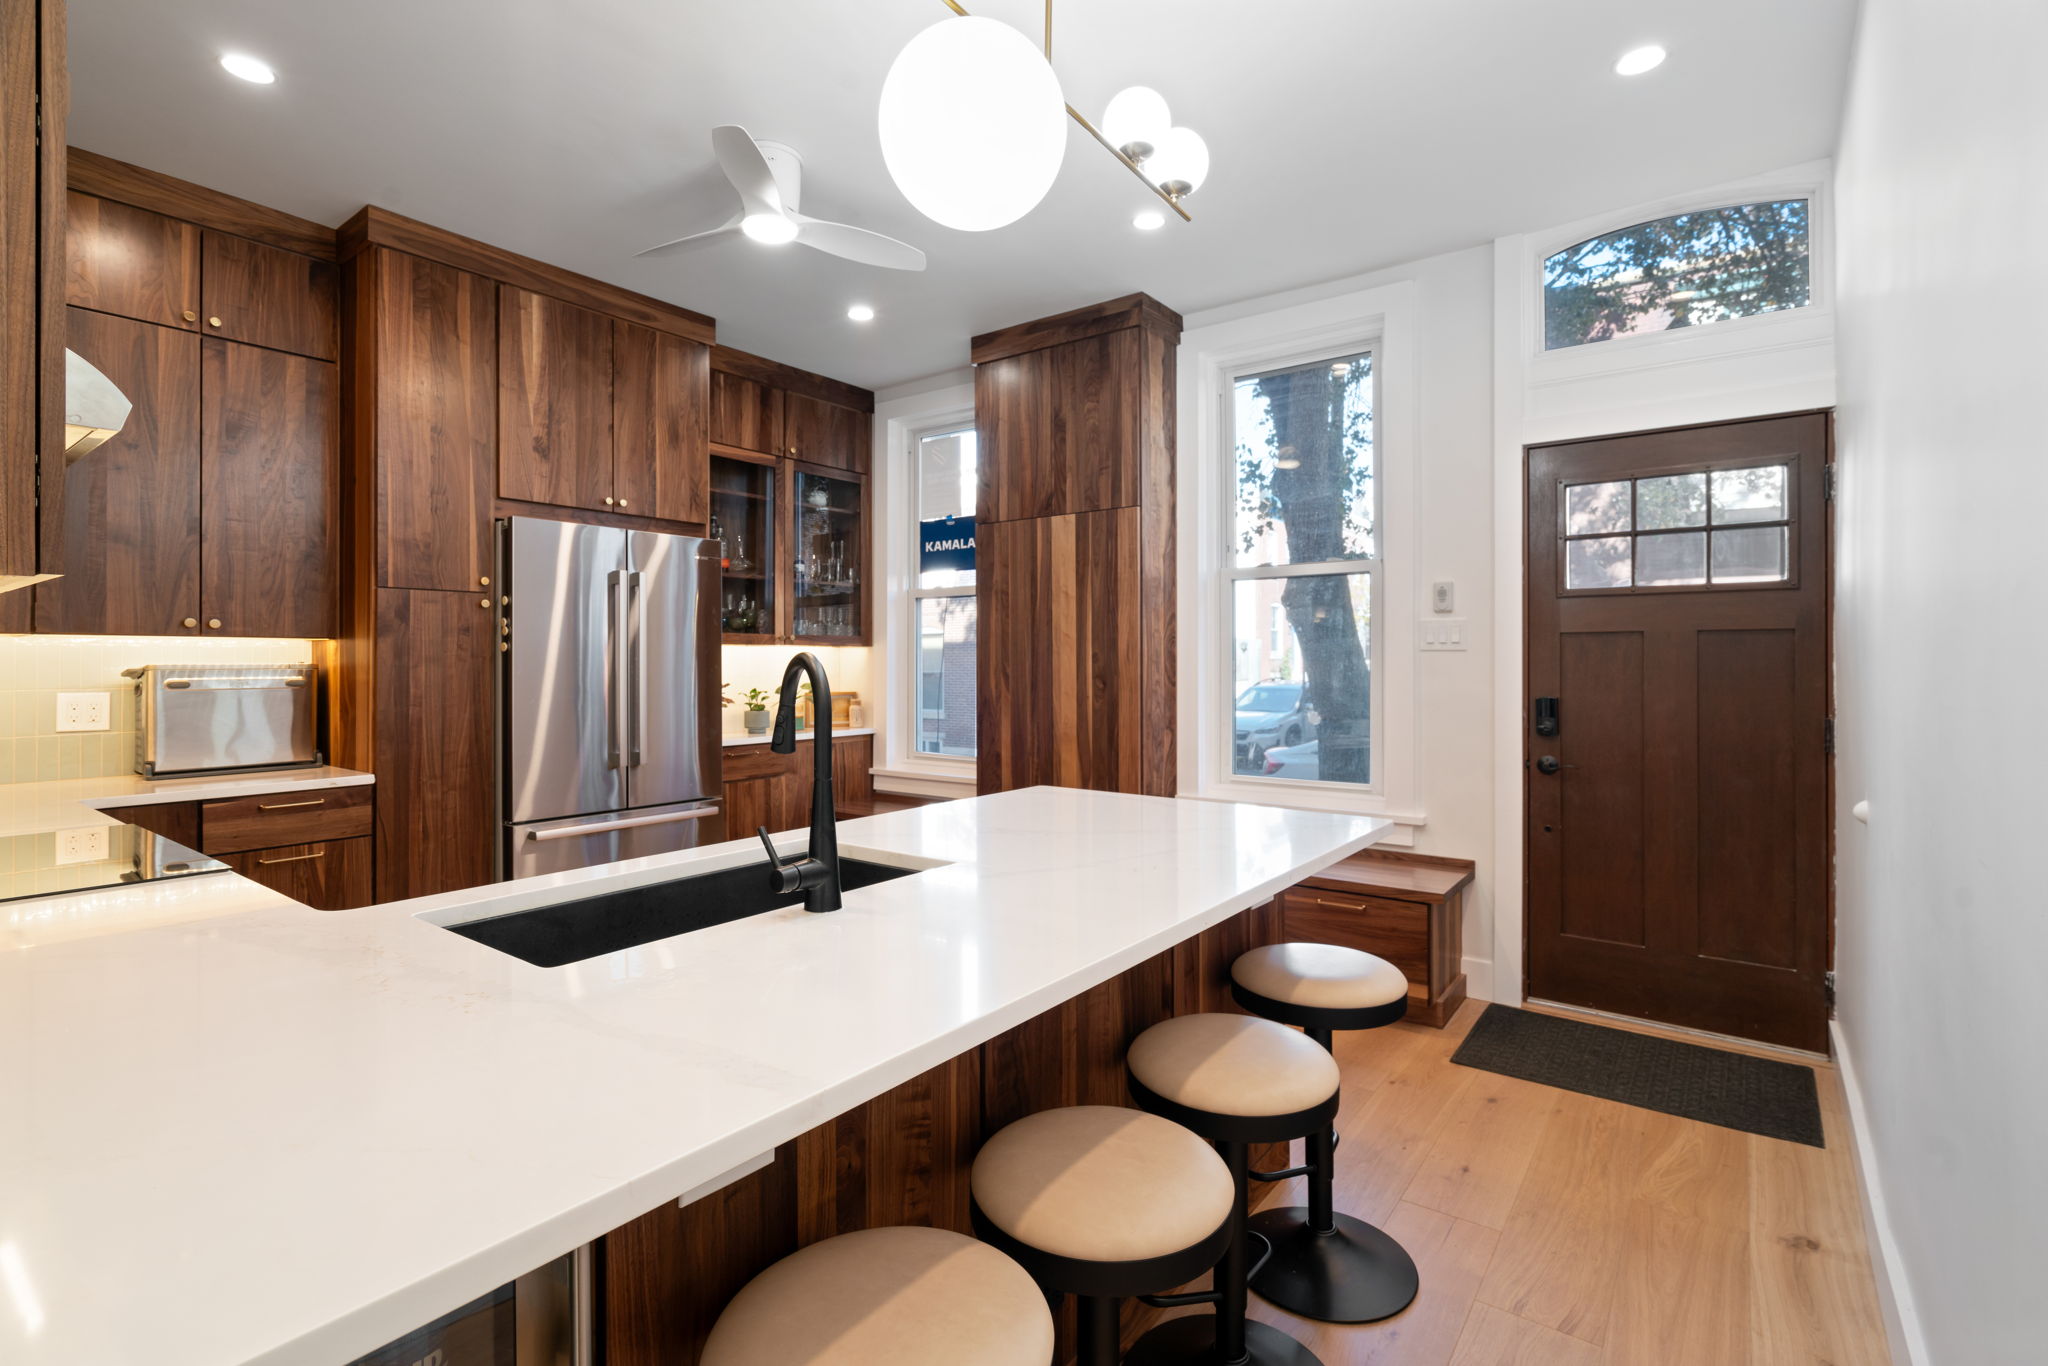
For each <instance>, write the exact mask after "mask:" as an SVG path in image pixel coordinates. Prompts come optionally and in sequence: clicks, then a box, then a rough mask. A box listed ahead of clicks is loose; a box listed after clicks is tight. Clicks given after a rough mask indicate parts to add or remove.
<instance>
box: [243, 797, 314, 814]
mask: <svg viewBox="0 0 2048 1366" xmlns="http://www.w3.org/2000/svg"><path fill="white" fill-rule="evenodd" d="M325 805H327V799H326V798H325V797H313V798H311V799H309V800H307V801H303V802H258V803H256V809H257V810H258V811H288V810H290V809H291V808H292V807H295V806H325Z"/></svg>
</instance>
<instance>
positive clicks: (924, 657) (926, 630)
mask: <svg viewBox="0 0 2048 1366" xmlns="http://www.w3.org/2000/svg"><path fill="white" fill-rule="evenodd" d="M975 620H976V607H975V600H974V599H973V598H971V597H964V598H919V599H918V600H917V702H916V705H917V752H918V753H919V754H951V755H957V756H960V757H963V758H973V757H974V752H975V732H974V709H975V690H974V649H975Z"/></svg>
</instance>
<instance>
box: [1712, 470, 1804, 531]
mask: <svg viewBox="0 0 2048 1366" xmlns="http://www.w3.org/2000/svg"><path fill="white" fill-rule="evenodd" d="M1786 473H1787V471H1786V467H1785V466H1783V465H1759V466H1757V467H1756V468H1755V469H1747V470H1715V471H1714V525H1716V526H1726V525H1727V524H1728V523H1730V522H1782V521H1784V520H1785V482H1786V480H1785V476H1786Z"/></svg>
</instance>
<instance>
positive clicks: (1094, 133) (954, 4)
mask: <svg viewBox="0 0 2048 1366" xmlns="http://www.w3.org/2000/svg"><path fill="white" fill-rule="evenodd" d="M939 3H940V4H942V5H944V6H945V7H946V8H947V9H949V10H951V11H953V13H955V14H957V15H959V16H960V17H961V18H963V19H966V18H971V17H972V16H971V15H969V14H968V12H967V10H966V9H965V8H964V7H962V5H961V4H960V0H939ZM1045 60H1046V61H1048V62H1050V61H1051V60H1052V0H1045ZM1067 117H1069V118H1071V119H1072V120H1073V121H1074V122H1076V123H1078V124H1080V125H1081V126H1082V127H1083V128H1085V129H1087V130H1088V136H1089V137H1091V138H1094V139H1095V140H1096V141H1097V142H1099V143H1101V144H1102V147H1103V150H1104V151H1106V152H1108V153H1109V154H1110V155H1111V156H1113V157H1115V158H1116V159H1117V160H1118V161H1120V162H1122V163H1123V165H1124V169H1125V170H1127V171H1129V172H1130V173H1131V174H1132V175H1134V176H1136V177H1137V178H1138V179H1139V181H1140V182H1142V183H1143V184H1144V186H1145V188H1146V189H1148V190H1150V191H1151V192H1152V193H1153V194H1156V195H1158V196H1159V202H1160V203H1162V204H1164V205H1166V207H1167V208H1169V209H1172V210H1173V211H1174V212H1175V213H1177V214H1179V215H1180V218H1181V221H1182V222H1183V223H1192V222H1194V221H1195V220H1194V216H1193V215H1192V214H1190V213H1189V212H1188V211H1187V210H1186V209H1185V208H1182V207H1181V202H1180V200H1178V199H1176V198H1174V197H1173V196H1172V195H1170V194H1168V193H1167V192H1166V191H1164V190H1162V189H1160V188H1159V187H1158V186H1157V185H1155V184H1153V183H1152V178H1151V177H1150V176H1148V175H1146V174H1145V168H1144V167H1142V166H1140V165H1138V163H1137V162H1135V161H1132V160H1131V159H1130V158H1129V157H1127V156H1125V155H1124V153H1123V149H1122V148H1120V147H1115V146H1112V145H1111V144H1110V141H1109V139H1108V138H1106V137H1104V136H1102V132H1101V130H1100V129H1098V128H1096V126H1095V125H1094V124H1092V123H1090V122H1089V121H1088V116H1087V115H1086V114H1083V113H1082V112H1081V111H1080V110H1078V109H1076V108H1074V106H1073V105H1071V104H1070V105H1068V106H1067Z"/></svg>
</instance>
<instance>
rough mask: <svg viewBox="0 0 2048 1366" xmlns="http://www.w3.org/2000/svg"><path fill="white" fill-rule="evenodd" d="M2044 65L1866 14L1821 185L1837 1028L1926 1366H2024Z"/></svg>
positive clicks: (1997, 45)
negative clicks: (1831, 258) (1831, 209)
mask: <svg viewBox="0 0 2048 1366" xmlns="http://www.w3.org/2000/svg"><path fill="white" fill-rule="evenodd" d="M2044 49H2048V8H2044V7H2043V6H2042V5H2041V4H2040V3H2039V2H2038V0H1952V2H1951V3H1948V4H1943V5H1939V6H1935V5H1927V4H1924V3H1915V0H1866V3H1865V8H1864V14H1863V24H1862V31H1861V34H1860V37H1859V43H1858V50H1857V56H1856V61H1855V66H1854V72H1853V78H1852V85H1851V93H1850V99H1849V108H1848V116H1847V121H1846V123H1845V125H1844V132H1843V139H1842V146H1841V152H1840V156H1839V158H1838V161H1837V177H1836V202H1837V204H1838V206H1839V209H1840V214H1841V231H1840V237H1839V244H1838V245H1839V259H1840V275H1839V300H1840V310H1841V325H1842V326H1841V403H1840V420H1839V426H1838V444H1839V451H1840V495H1839V499H1838V510H1837V518H1838V525H1839V537H1840V546H1841V558H1840V573H1839V579H1838V590H1837V594H1838V596H1837V603H1838V606H1837V618H1836V624H1837V639H1838V647H1837V661H1838V666H1837V690H1838V695H1839V706H1840V730H1839V740H1840V745H1839V750H1840V764H1839V771H1838V787H1839V797H1840V808H1841V809H1840V813H1839V815H1838V821H1837V827H1838V832H1839V839H1840V848H1839V851H1838V876H1839V909H1838V922H1837V935H1838V947H1837V951H1836V962H1837V971H1838V973H1839V978H1840V988H1839V991H1840V996H1839V1016H1840V1018H1839V1025H1838V1027H1839V1032H1840V1037H1841V1040H1842V1041H1843V1042H1844V1043H1845V1044H1846V1048H1847V1052H1848V1054H1849V1055H1850V1057H1851V1059H1852V1060H1853V1062H1854V1064H1855V1072H1856V1076H1857V1080H1858V1084H1859V1087H1860V1089H1861V1091H1862V1101H1863V1108H1864V1111H1865V1114H1866V1116H1867V1119H1868V1129H1867V1139H1868V1147H1869V1152H1870V1153H1871V1155H1872V1156H1873V1158H1874V1168H1875V1170H1874V1173H1868V1172H1867V1173H1866V1176H1867V1177H1870V1176H1874V1180H1875V1184H1876V1185H1877V1186H1878V1188H1879V1193H1880V1194H1881V1196H1882V1200H1883V1208H1884V1210H1885V1212H1886V1214H1887V1216H1888V1219H1889V1223H1890V1228H1889V1230H1887V1231H1886V1232H1887V1233H1888V1238H1887V1241H1888V1242H1889V1244H1890V1245H1891V1246H1892V1247H1893V1248H1894V1249H1895V1251H1896V1254H1897V1257H1898V1263H1897V1265H1896V1266H1895V1267H1894V1268H1893V1270H1894V1272H1895V1273H1900V1272H1902V1273H1903V1275H1902V1276H1900V1275H1897V1274H1895V1276H1894V1280H1893V1284H1892V1290H1893V1292H1894V1294H1895V1295H1896V1296H1898V1297H1899V1298H1900V1299H1901V1301H1902V1303H1901V1305H1900V1308H1901V1310H1902V1311H1903V1312H1902V1314H1901V1315H1900V1321H1899V1323H1898V1324H1897V1325H1895V1326H1896V1327H1898V1328H1901V1329H1903V1330H1904V1332H1905V1334H1906V1336H1907V1338H1908V1342H1907V1344H1906V1345H1907V1346H1908V1348H1909V1349H1910V1350H1913V1351H1915V1352H1916V1353H1918V1352H1924V1355H1920V1356H1916V1358H1915V1359H1916V1360H1926V1361H1932V1362H1939V1363H1943V1364H1944V1366H1947V1364H1948V1363H1954V1366H1966V1364H1967V1366H2005V1364H2006V1363H2011V1364H2012V1366H2017V1364H2018V1363H2020V1362H2038V1361H2041V1360H2043V1359H2044V1354H2048V1345H2044V1344H2048V1300H2044V1296H2043V1292H2042V1285H2041V1281H2042V1275H2043V1273H2044V1271H2048V1158H2044V1156H2043V1153H2042V1146H2043V1138H2044V1136H2048V1080H2044V1079H2048V1061H2044V1059H2043V1056H2042V1053H2041V1041H2042V1039H2043V1037H2044V1036H2048V998H2044V996H2043V994H2042V991H2041V978H2042V965H2043V963H2044V962H2048V914H2044V905H2048V889H2044V883H2043V875H2042V864H2041V859H2040V856H2039V853H2038V851H2039V848H2040V845H2041V840H2042V821H2043V816H2044V815H2048V801H2044V800H2043V796H2042V793H2043V790H2044V786H2048V707H2044V702H2043V687H2044V678H2048V645H2044V637H2043V618H2044V605H2048V604H2044V594H2043V590H2042V583H2043V567H2042V558H2041V542H2042V536H2041V531H2040V526H2041V518H2042V509H2043V508H2044V507H2048V440H2044V437H2043V430H2044V423H2043V401H2042V400H2043V395H2044V394H2048V381H2044V379H2043V373H2044V371H2048V347H2044V345H2043V343H2042V341H2041V336H2042V333H2041V325H2042V319H2043V318H2044V317H2048V279H2044V276H2043V274H2042V272H2041V268H2040V261H2041V255H2042V247H2041V240H2042V233H2043V226H2044V224H2048V82H2044V81H2043V80H2042V78H2041V74H2040V71H2039V70H2038V59H2039V54H2040V53H2041V52H2042V51H2043V50H2044ZM1866 798H1867V799H1868V800H1869V803H1870V823H1869V824H1868V825H1867V826H1866V825H1862V824H1859V823H1858V822H1857V821H1855V820H1852V819H1850V818H1849V814H1848V813H1849V809H1850V807H1851V805H1852V804H1853V803H1855V802H1857V801H1860V800H1864V799H1866ZM1901 1281H1903V1284H1901ZM1915 1309H1917V1321H1918V1329H1917V1331H1918V1332H1924V1347H1923V1346H1922V1344H1921V1343H1920V1342H1917V1341H1914V1340H1913V1339H1914V1338H1915V1337H1916V1336H1917V1333H1916V1327H1915V1322H1914V1320H1915V1318H1916V1315H1915V1314H1914V1312H1913V1311H1914V1310H1915Z"/></svg>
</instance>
